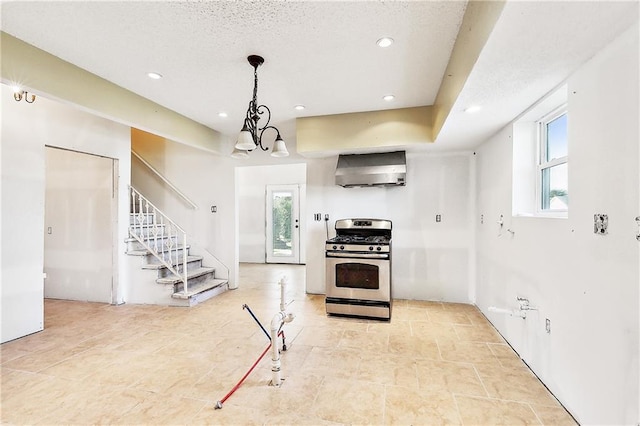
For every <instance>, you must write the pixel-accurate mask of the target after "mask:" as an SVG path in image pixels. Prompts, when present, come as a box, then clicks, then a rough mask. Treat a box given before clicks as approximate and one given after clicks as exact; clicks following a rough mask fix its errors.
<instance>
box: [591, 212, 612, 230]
mask: <svg viewBox="0 0 640 426" xmlns="http://www.w3.org/2000/svg"><path fill="white" fill-rule="evenodd" d="M608 228H609V215H606V214H602V213H596V214H594V215H593V233H594V234H598V235H605V234H607V229H608Z"/></svg>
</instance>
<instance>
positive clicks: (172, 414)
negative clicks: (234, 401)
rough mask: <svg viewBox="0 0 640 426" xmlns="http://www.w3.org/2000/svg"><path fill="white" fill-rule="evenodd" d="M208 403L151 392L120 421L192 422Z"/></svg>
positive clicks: (129, 422) (140, 423) (136, 422)
mask: <svg viewBox="0 0 640 426" xmlns="http://www.w3.org/2000/svg"><path fill="white" fill-rule="evenodd" d="M206 405H207V402H206V401H198V400H195V399H189V398H176V397H174V396H171V395H164V394H162V395H160V394H156V393H150V394H149V395H148V396H147V397H146V398H145V399H144V400H142V401H141V402H140V403H138V404H137V405H136V406H134V407H133V408H132V409H130V410H129V411H127V412H126V413H125V414H124V415H122V417H120V420H119V421H118V423H120V424H129V425H133V424H136V425H142V424H147V425H152V424H153V425H158V424H190V422H191V419H193V418H194V417H195V416H196V415H197V414H198V413H199V412H200V411H201V410H202V409H203V408H204V407H205V406H206Z"/></svg>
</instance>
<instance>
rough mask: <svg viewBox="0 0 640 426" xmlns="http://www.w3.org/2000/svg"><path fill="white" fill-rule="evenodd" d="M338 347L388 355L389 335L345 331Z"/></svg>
mask: <svg viewBox="0 0 640 426" xmlns="http://www.w3.org/2000/svg"><path fill="white" fill-rule="evenodd" d="M338 346H339V347H341V348H355V349H359V350H361V351H364V352H373V353H387V351H388V348H389V335H388V334H386V333H369V332H367V331H356V330H345V331H344V334H343V335H342V338H341V339H340V342H339V343H338Z"/></svg>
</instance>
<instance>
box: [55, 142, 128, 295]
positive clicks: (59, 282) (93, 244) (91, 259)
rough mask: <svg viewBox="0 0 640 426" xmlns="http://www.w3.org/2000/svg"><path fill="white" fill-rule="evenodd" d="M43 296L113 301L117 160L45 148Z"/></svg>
mask: <svg viewBox="0 0 640 426" xmlns="http://www.w3.org/2000/svg"><path fill="white" fill-rule="evenodd" d="M45 160H46V184H45V186H46V189H45V235H44V271H45V273H46V274H47V278H46V279H45V284H44V296H45V297H49V298H55V299H68V300H82V301H91V302H104V303H112V294H113V293H112V291H113V288H112V286H113V282H114V281H113V276H114V274H113V264H114V262H113V259H114V256H113V250H114V249H113V247H114V241H113V240H114V235H115V234H114V232H113V229H114V222H113V219H112V218H113V212H114V208H113V207H114V205H115V204H116V202H115V200H114V193H115V192H114V160H113V159H111V158H105V157H99V156H96V155H89V154H82V153H78V152H74V151H67V150H63V149H56V148H48V147H47V148H46V157H45Z"/></svg>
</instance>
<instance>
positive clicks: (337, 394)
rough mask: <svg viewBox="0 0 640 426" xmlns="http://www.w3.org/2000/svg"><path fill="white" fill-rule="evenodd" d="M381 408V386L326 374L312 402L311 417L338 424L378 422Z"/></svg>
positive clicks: (381, 418) (381, 415) (382, 405)
mask: <svg viewBox="0 0 640 426" xmlns="http://www.w3.org/2000/svg"><path fill="white" fill-rule="evenodd" d="M338 398H339V400H340V403H339V404H337V403H336V400H337V399H338ZM383 407H384V385H381V384H375V383H370V382H361V381H356V380H348V379H336V378H329V377H327V378H325V380H324V382H323V383H322V385H321V387H320V390H319V392H318V397H317V398H316V400H315V402H314V403H313V407H312V416H314V417H318V418H321V419H323V420H327V421H330V422H337V423H346V424H359V425H363V424H372V425H379V424H381V423H382V420H383V411H384V410H383Z"/></svg>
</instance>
